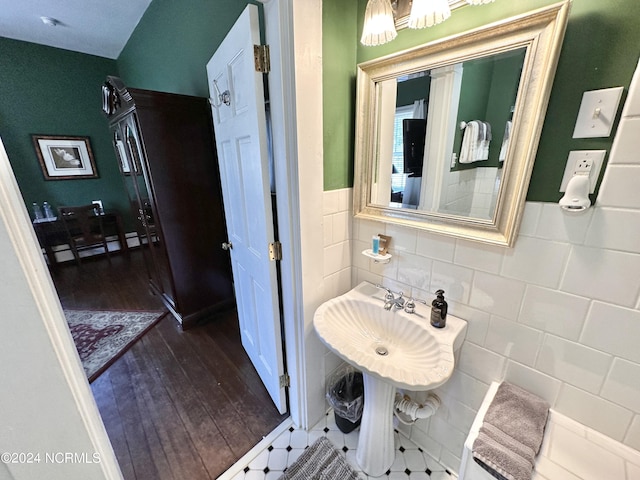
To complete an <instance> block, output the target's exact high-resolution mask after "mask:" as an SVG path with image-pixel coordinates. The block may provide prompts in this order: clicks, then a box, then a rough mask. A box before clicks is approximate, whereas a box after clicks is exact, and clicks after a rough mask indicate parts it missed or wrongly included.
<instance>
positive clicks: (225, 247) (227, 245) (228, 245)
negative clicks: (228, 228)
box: [222, 242, 233, 250]
mask: <svg viewBox="0 0 640 480" xmlns="http://www.w3.org/2000/svg"><path fill="white" fill-rule="evenodd" d="M232 248H233V245H232V244H231V242H222V249H223V250H231V249H232Z"/></svg>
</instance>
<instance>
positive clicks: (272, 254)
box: [269, 242, 282, 262]
mask: <svg viewBox="0 0 640 480" xmlns="http://www.w3.org/2000/svg"><path fill="white" fill-rule="evenodd" d="M269 260H271V261H272V262H273V261H275V260H282V244H281V243H280V242H271V243H270V244H269Z"/></svg>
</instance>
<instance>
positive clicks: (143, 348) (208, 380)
mask: <svg viewBox="0 0 640 480" xmlns="http://www.w3.org/2000/svg"><path fill="white" fill-rule="evenodd" d="M52 278H53V280H54V283H55V285H56V288H57V290H58V294H59V297H60V300H61V303H62V306H63V307H65V308H74V309H93V310H109V309H117V310H159V309H162V308H163V307H162V303H161V302H160V300H159V299H158V298H157V297H155V296H153V295H152V294H151V293H150V292H149V289H148V287H147V282H146V275H145V271H144V265H143V263H142V258H141V253H140V252H137V251H135V250H134V251H132V252H131V254H130V255H112V259H111V263H109V262H108V261H107V260H106V259H98V260H87V261H83V263H82V265H81V266H80V267H78V266H76V265H75V264H64V265H60V266H59V267H58V268H57V270H56V271H55V272H53V273H52ZM91 388H92V390H93V394H94V397H95V399H96V402H97V404H98V408H99V409H100V413H101V415H102V419H103V421H104V424H105V426H106V429H107V432H108V434H109V438H110V439H111V443H112V445H113V448H114V450H115V453H116V456H117V458H118V461H119V463H120V467H121V469H122V472H123V474H124V478H125V479H126V480H142V479H153V480H164V479H167V480H168V479H174V480H179V479H189V480H200V479H215V478H216V477H217V476H219V475H220V474H221V473H222V472H224V471H225V470H226V469H227V468H228V467H229V466H231V465H232V464H233V463H234V462H235V461H236V460H237V459H238V458H240V457H241V456H242V455H243V454H244V453H246V452H247V451H248V450H249V449H251V447H253V445H255V444H256V443H258V442H259V441H260V440H261V439H262V437H263V436H264V435H267V434H268V433H269V432H270V431H271V430H273V429H274V428H275V427H276V426H277V425H278V424H279V423H280V422H282V420H284V418H285V416H283V415H280V414H279V413H278V411H277V410H276V408H275V407H274V405H273V403H272V402H271V399H270V398H269V395H268V394H267V392H266V390H265V388H264V386H263V385H262V383H261V381H260V379H259V377H258V375H257V373H256V372H255V370H254V368H253V366H252V365H251V362H250V361H249V359H248V357H247V355H246V354H245V352H244V350H243V348H242V345H241V344H240V333H239V329H238V321H237V317H236V313H235V311H231V312H227V313H225V314H221V315H219V317H218V318H215V319H213V320H212V321H211V322H209V323H207V324H205V325H202V326H199V327H196V328H194V329H191V330H188V331H182V329H181V328H180V326H179V325H178V322H177V321H176V320H175V319H174V318H173V317H172V316H170V315H167V316H165V317H164V318H163V319H162V320H161V321H160V322H159V323H158V324H157V325H156V326H155V327H153V328H152V329H151V330H150V331H149V332H148V333H147V334H145V335H144V336H143V337H142V338H141V339H140V340H139V341H138V342H137V343H136V344H134V345H133V347H131V349H130V350H129V351H127V352H126V353H125V354H124V355H123V356H122V357H120V359H118V360H117V361H116V362H115V363H114V364H113V365H111V366H110V367H109V368H108V369H107V370H106V371H105V372H104V373H103V374H102V375H101V376H100V377H98V378H97V379H96V380H95V381H94V382H93V383H92V384H91Z"/></svg>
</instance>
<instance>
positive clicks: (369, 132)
mask: <svg viewBox="0 0 640 480" xmlns="http://www.w3.org/2000/svg"><path fill="white" fill-rule="evenodd" d="M570 3H571V0H566V1H563V2H561V3H558V4H555V5H551V6H549V7H545V8H541V9H539V10H535V11H533V12H529V13H526V14H523V15H519V16H516V17H512V18H508V19H505V20H502V21H499V22H496V23H493V24H490V25H487V26H484V27H481V28H477V29H474V30H471V31H468V32H464V33H461V34H458V35H454V36H451V37H447V38H444V39H441V40H437V41H434V42H430V43H427V44H425V45H421V46H418V47H415V48H412V49H409V50H405V51H403V52H399V53H395V54H392V55H388V56H385V57H381V58H378V59H375V60H370V61H368V62H365V63H361V64H359V65H358V71H357V101H356V141H355V142H356V143H355V172H354V177H355V181H354V213H355V217H356V218H361V219H367V220H377V221H382V222H386V223H393V224H398V225H404V226H408V227H413V228H417V229H421V230H427V231H430V232H434V233H439V234H445V235H449V236H453V237H457V238H464V239H468V240H472V241H479V242H485V243H490V244H494V245H503V246H509V247H510V246H513V244H514V242H515V238H516V236H517V232H518V228H519V225H520V221H521V217H522V211H523V209H524V203H525V200H526V195H527V190H528V186H529V180H530V178H531V171H532V169H533V163H534V161H535V156H536V152H537V148H538V142H539V139H540V132H541V131H542V125H543V122H544V117H545V113H546V109H547V104H548V102H549V96H550V94H551V87H552V84H553V79H554V76H555V70H556V66H557V63H558V57H559V55H560V49H561V46H562V40H563V38H564V32H565V29H566V24H567V19H568V15H569V7H570ZM522 47H526V49H527V52H526V55H525V60H524V66H523V71H522V76H521V80H520V86H519V89H518V95H517V101H516V105H515V110H514V117H513V130H512V132H511V141H510V144H509V150H508V153H507V158H506V160H505V162H504V167H503V173H502V175H503V177H502V178H503V181H502V185H501V187H500V191H499V194H498V200H497V205H496V209H495V214H494V217H493V219H492V220H481V219H478V218H471V217H461V216H454V215H447V214H439V213H435V212H421V211H416V210H411V209H404V208H393V207H386V206H382V205H374V204H372V203H371V200H370V199H371V188H372V178H373V175H374V164H375V163H376V155H377V149H378V147H377V145H378V144H377V128H378V124H379V119H378V111H377V110H378V103H377V95H378V89H377V84H378V83H379V82H382V81H385V80H390V79H393V78H396V77H398V76H400V75H406V74H410V73H415V72H421V71H424V70H430V69H433V68H438V67H443V66H447V65H452V64H455V63H458V62H462V61H465V60H471V59H474V58H478V57H483V56H487V55H493V54H498V53H502V52H506V51H509V50H513V49H516V48H522Z"/></svg>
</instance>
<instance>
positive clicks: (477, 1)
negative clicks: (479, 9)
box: [467, 0, 495, 5]
mask: <svg viewBox="0 0 640 480" xmlns="http://www.w3.org/2000/svg"><path fill="white" fill-rule="evenodd" d="M493 1H495V0H467V3H468V4H469V5H484V4H485V3H491V2H493Z"/></svg>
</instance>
